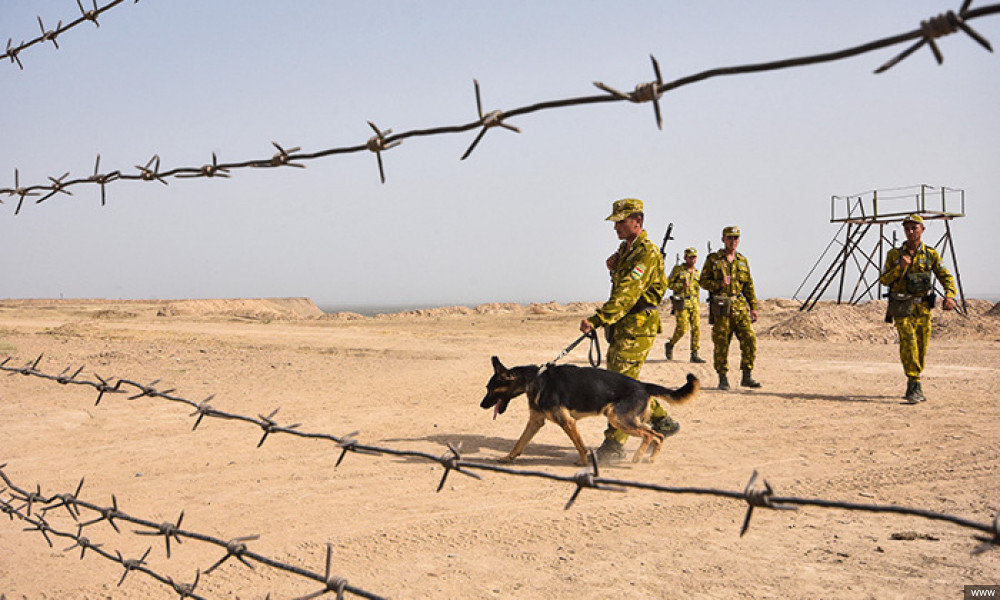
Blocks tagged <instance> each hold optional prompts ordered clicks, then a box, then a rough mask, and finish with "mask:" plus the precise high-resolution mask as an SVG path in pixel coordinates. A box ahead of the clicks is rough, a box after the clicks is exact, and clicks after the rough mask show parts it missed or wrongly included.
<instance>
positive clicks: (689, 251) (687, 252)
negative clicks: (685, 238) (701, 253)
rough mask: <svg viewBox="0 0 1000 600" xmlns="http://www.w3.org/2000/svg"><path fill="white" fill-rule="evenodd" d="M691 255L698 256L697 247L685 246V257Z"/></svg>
mask: <svg viewBox="0 0 1000 600" xmlns="http://www.w3.org/2000/svg"><path fill="white" fill-rule="evenodd" d="M689 256H698V249H697V248H685V249H684V258H687V257H689Z"/></svg>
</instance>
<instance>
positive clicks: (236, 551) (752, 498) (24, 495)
mask: <svg viewBox="0 0 1000 600" xmlns="http://www.w3.org/2000/svg"><path fill="white" fill-rule="evenodd" d="M9 360H10V359H9V357H8V359H6V360H4V361H3V362H2V363H0V371H8V372H9V373H11V374H23V375H30V376H34V377H39V378H42V379H46V380H51V381H58V377H57V376H53V375H48V374H46V373H43V372H41V371H39V370H38V368H37V367H38V364H39V362H40V361H41V356H39V357H38V358H37V359H35V360H34V361H33V362H30V363H28V366H26V367H20V368H19V367H7V366H5V365H6V363H7V362H9ZM72 383H75V384H79V385H90V386H93V387H95V388H98V389H102V388H105V387H108V381H107V380H104V379H101V382H100V383H97V382H93V381H89V380H85V379H74V380H73V382H72ZM123 386H131V387H135V388H137V389H141V390H142V392H143V393H142V394H140V396H148V397H153V398H163V399H166V400H170V401H173V402H180V403H183V404H187V405H189V406H192V407H199V406H205V405H206V403H207V401H205V402H203V403H201V404H198V403H195V402H194V401H191V400H188V399H185V398H182V397H177V396H170V395H168V394H166V393H164V392H160V391H158V390H156V389H155V388H153V387H152V384H150V385H143V384H140V383H137V382H134V381H131V380H127V379H119V380H117V382H116V383H115V385H114V386H113V387H114V388H118V387H123ZM277 412H278V411H277V410H275V411H273V412H272V413H271V414H270V415H268V416H266V417H265V416H263V415H258V417H260V419H254V418H252V417H248V416H245V415H240V414H235V413H228V412H224V411H220V410H216V409H207V408H202V409H199V410H196V411H195V412H194V413H192V414H191V416H194V415H198V416H199V419H200V418H201V417H213V418H220V419H226V420H233V421H244V422H247V423H253V424H255V425H257V426H258V427H261V428H263V429H264V430H265V438H266V436H267V435H268V434H270V433H285V434H289V435H293V436H297V437H301V438H311V439H324V440H328V441H331V442H334V443H336V444H337V445H338V446H340V448H341V456H340V457H339V458H338V460H337V465H339V464H340V462H341V461H342V460H343V457H344V455H345V454H346V453H347V452H357V453H365V454H376V455H382V454H384V455H392V456H407V457H414V458H420V459H425V460H428V461H431V462H436V463H438V464H440V465H441V466H443V467H444V474H443V475H442V477H441V480H440V482H439V483H438V486H437V490H436V491H438V492H440V491H441V490H442V489H443V487H444V484H445V481H446V480H447V477H448V475H449V474H450V473H451V472H452V471H457V472H459V473H462V474H463V475H467V476H469V477H474V478H476V479H481V477H480V476H479V475H478V474H477V473H475V472H474V471H491V472H494V473H502V474H505V475H512V476H519V477H525V476H529V477H538V478H542V479H548V480H552V481H559V482H564V483H570V484H572V485H574V486H576V488H575V490H574V492H573V494H572V496H571V497H570V499H569V501H568V502H567V503H566V506H565V508H566V509H568V508H570V507H571V506H572V505H573V503H574V502H575V501H576V499H577V498H578V497H579V494H580V492H581V491H582V490H583V489H584V488H590V489H597V490H602V491H616V492H621V491H626V490H628V489H643V490H650V491H658V492H663V493H669V494H699V495H709V496H717V497H723V498H729V499H733V500H740V501H743V502H746V503H747V504H748V505H749V506H748V509H747V513H746V516H745V517H744V520H743V525H742V527H741V529H740V535H744V534H745V533H746V531H747V530H748V528H749V523H750V518H751V516H752V514H753V510H754V508H757V507H763V508H769V509H773V510H792V509H794V508H795V507H798V506H816V507H823V508H839V509H843V510H851V511H862V512H872V513H895V514H902V515H909V516H917V517H922V518H925V519H931V520H937V521H946V522H949V523H953V524H956V525H959V526H962V527H966V528H970V529H975V530H978V531H980V532H983V533H985V534H987V535H988V536H989V537H983V536H976V539H977V540H978V541H981V542H984V543H985V545H984V546H981V547H980V548H978V549H977V553H978V552H982V551H984V550H985V549H986V548H992V547H995V546H997V545H1000V531H998V519H1000V514H998V516H997V518H994V520H993V522H992V523H991V524H986V523H979V522H976V521H971V520H969V519H965V518H962V517H957V516H954V515H949V514H944V513H940V512H935V511H931V510H927V509H922V508H911V507H905V506H896V505H877V504H857V503H851V502H842V501H836V500H825V499H818V498H798V497H794V496H787V497H778V496H775V495H774V490H773V488H772V487H771V485H770V483H768V482H767V480H763V487H759V486H756V485H755V484H756V482H757V478H758V474H757V472H756V471H754V473H753V474H752V475H751V477H750V480H749V482H748V483H747V484H746V486H745V487H744V489H743V490H742V491H730V490H720V489H715V488H696V487H671V486H662V485H656V484H649V483H643V482H638V481H628V480H619V479H611V478H607V477H602V476H601V474H600V472H599V471H598V465H597V463H596V460H595V459H596V456H595V455H594V454H593V452H592V453H591V455H590V462H591V464H592V471H588V470H586V469H584V470H582V471H579V472H577V473H576V474H575V475H573V476H565V475H556V474H552V473H546V472H540V471H525V470H519V469H512V468H507V467H503V466H499V465H496V464H487V463H480V462H474V461H469V460H466V459H463V458H462V456H461V454H460V452H459V448H460V446H461V445H460V444H456V445H453V444H451V443H449V444H447V447H448V450H449V451H448V452H446V453H445V454H444V455H441V456H437V455H434V454H430V453H427V452H420V451H411V450H398V449H394V448H388V447H380V446H372V445H365V444H361V443H359V442H358V441H357V440H356V439H354V436H355V435H356V434H357V432H352V433H350V434H348V435H347V436H343V437H338V436H335V435H331V434H325V433H307V432H302V431H298V430H296V429H295V428H296V427H298V426H299V425H300V424H296V425H293V426H289V427H281V426H278V425H277V423H275V422H274V420H273V417H274V415H275V414H277ZM261 443H263V438H262V440H261ZM259 446H260V443H258V447H259ZM0 479H2V480H3V481H4V483H5V484H6V485H7V486H8V487H9V488H11V489H12V490H13V498H15V499H17V500H19V501H21V502H25V503H26V506H27V508H28V510H29V512H30V509H31V505H32V504H33V503H41V504H42V505H43V506H44V505H46V504H48V503H51V502H53V501H54V500H55V499H61V498H65V500H66V501H67V502H73V503H76V504H77V505H84V506H87V507H88V508H90V507H91V506H90V505H85V504H82V503H81V502H80V501H79V500H76V499H75V495H57V496H53V497H52V498H47V497H46V496H44V495H43V494H42V492H41V486H40V485H38V486H37V488H36V492H27V491H25V490H21V489H20V488H17V487H16V486H14V485H13V484H12V482H11V481H10V480H9V479H8V478H7V477H6V475H5V474H4V473H3V466H0ZM81 485H82V480H81ZM78 491H79V490H78ZM113 498H114V497H112V499H113ZM8 504H9V503H8ZM3 508H4V512H9V511H10V508H8V507H6V506H5V507H3ZM93 510H100V511H103V512H101V515H102V516H101V518H99V519H95V520H93V521H88V522H87V523H84V525H90V524H93V523H95V522H97V521H100V520H104V519H105V518H107V519H108V520H109V522H111V524H112V526H114V522H113V521H111V517H116V518H125V516H124V515H123V514H122V513H120V512H119V511H118V510H117V503H115V508H114V509H113V510H112V509H98V508H93ZM141 524H143V525H145V526H146V527H149V528H150V529H154V530H156V532H155V533H153V532H150V533H149V535H160V534H163V535H166V534H165V533H163V531H164V527H165V526H164V525H162V524H157V523H152V522H141ZM178 526H179V521H178ZM115 529H116V530H117V529H118V528H117V526H115ZM174 529H176V526H174V527H173V528H172V529H170V531H171V532H172V531H173V530H174ZM199 539H200V538H199ZM234 540H235V542H240V541H248V540H241V539H240V538H234ZM234 540H231V541H230V543H229V544H230V546H232V547H231V548H229V546H227V548H229V551H228V553H227V555H226V556H225V557H223V558H222V559H221V560H220V561H219V562H218V563H216V564H215V565H213V566H212V569H214V568H215V567H217V566H218V565H219V564H221V563H222V562H224V561H225V560H227V559H228V558H231V557H232V556H237V558H240V557H241V556H243V555H247V556H249V554H248V553H247V552H246V550H245V548H242V547H240V546H239V545H238V544H236V545H232V544H233V543H234ZM268 564H270V563H268ZM208 572H209V570H206V571H205V573H208ZM317 581H321V579H317Z"/></svg>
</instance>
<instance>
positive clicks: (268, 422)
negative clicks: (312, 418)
mask: <svg viewBox="0 0 1000 600" xmlns="http://www.w3.org/2000/svg"><path fill="white" fill-rule="evenodd" d="M279 410H281V409H280V408H276V409H274V410H273V411H271V414H269V415H267V416H266V417H265V416H264V415H257V416H258V417H260V421H261V422H260V423H259V425H260V428H261V429H263V430H264V435H263V436H261V438H260V441H259V442H257V447H258V448H260V447H261V445H263V444H264V440H266V439H267V436H268V435H270V434H271V433H273V432H275V431H288V430H290V429H295V428H296V427H298V426H299V425H301V424H302V423H296V424H295V425H286V426H285V427H282V426H280V425H278V424H277V423H276V422H275V421H274V418H273V417H274V415H276V414H278V411H279Z"/></svg>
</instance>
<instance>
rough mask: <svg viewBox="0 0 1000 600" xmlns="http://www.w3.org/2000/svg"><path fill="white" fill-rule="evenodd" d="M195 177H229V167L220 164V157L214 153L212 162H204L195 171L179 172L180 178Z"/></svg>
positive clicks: (178, 176)
mask: <svg viewBox="0 0 1000 600" xmlns="http://www.w3.org/2000/svg"><path fill="white" fill-rule="evenodd" d="M194 177H222V178H226V179H228V178H229V169H227V168H226V167H220V166H219V158H218V157H217V156H216V155H215V152H213V153H212V164H204V165H202V166H201V168H200V169H198V171H197V172H195V173H178V174H177V178H178V179H191V178H194Z"/></svg>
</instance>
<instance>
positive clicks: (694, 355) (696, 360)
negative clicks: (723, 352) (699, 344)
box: [691, 350, 705, 363]
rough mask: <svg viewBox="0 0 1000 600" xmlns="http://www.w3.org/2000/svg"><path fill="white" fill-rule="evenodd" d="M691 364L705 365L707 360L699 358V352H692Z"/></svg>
mask: <svg viewBox="0 0 1000 600" xmlns="http://www.w3.org/2000/svg"><path fill="white" fill-rule="evenodd" d="M691 362H693V363H703V362H705V359H704V358H702V357H700V356H698V351H697V350H692V351H691Z"/></svg>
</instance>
